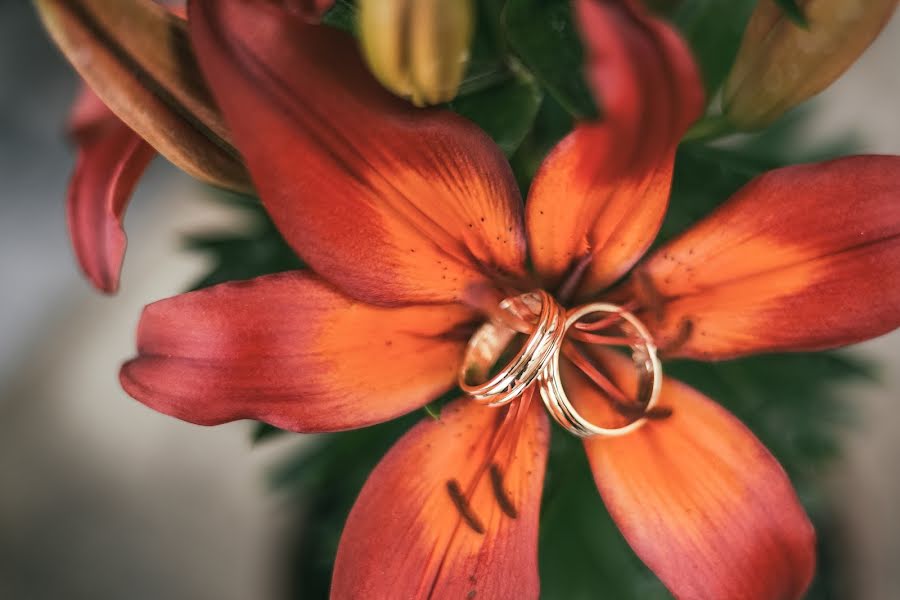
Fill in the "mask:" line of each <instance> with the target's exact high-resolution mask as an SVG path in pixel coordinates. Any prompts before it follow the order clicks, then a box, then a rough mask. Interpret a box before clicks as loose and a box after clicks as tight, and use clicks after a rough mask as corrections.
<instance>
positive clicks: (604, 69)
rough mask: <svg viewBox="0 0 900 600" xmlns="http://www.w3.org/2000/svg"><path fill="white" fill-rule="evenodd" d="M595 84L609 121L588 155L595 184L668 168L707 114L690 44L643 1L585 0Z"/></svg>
mask: <svg viewBox="0 0 900 600" xmlns="http://www.w3.org/2000/svg"><path fill="white" fill-rule="evenodd" d="M575 9H576V15H577V21H578V25H579V27H580V29H581V34H582V39H583V40H584V44H585V49H586V53H587V56H586V60H587V79H588V83H589V85H590V86H591V87H592V89H593V92H594V96H595V98H596V99H597V102H598V104H599V105H600V109H601V112H602V114H603V120H602V121H601V122H600V123H597V124H591V125H588V124H583V125H582V126H581V129H583V131H584V132H585V134H588V135H589V136H590V137H591V138H593V142H591V144H590V146H592V147H593V148H594V150H593V151H592V152H588V153H585V154H584V155H583V156H582V157H581V168H582V172H583V174H584V175H585V176H586V177H587V178H588V179H593V178H597V177H602V178H605V179H607V180H609V179H610V177H612V176H617V175H622V174H625V173H629V172H631V173H635V172H636V173H640V172H642V171H644V170H646V169H649V168H653V167H654V166H655V165H657V164H660V163H664V162H667V161H668V160H669V158H670V154H671V152H672V151H673V150H674V148H675V146H676V145H677V144H678V141H679V140H680V139H681V136H682V135H683V134H684V132H685V131H686V130H687V128H688V126H689V125H690V124H691V123H692V122H693V121H694V120H695V119H697V117H699V116H700V114H701V113H702V112H703V106H704V93H703V85H702V82H701V80H700V73H699V70H698V69H697V66H696V64H695V63H694V60H693V57H692V56H691V52H690V50H689V49H688V47H687V44H686V43H685V42H684V41H683V40H682V39H681V38H680V37H679V35H678V34H677V33H676V32H675V30H673V29H672V28H671V27H669V26H668V25H666V24H665V23H663V22H662V21H660V20H658V19H656V18H654V17H653V16H652V15H651V14H650V13H649V12H648V11H647V10H646V9H645V8H644V7H643V6H642V5H641V4H640V3H639V2H637V1H635V0H615V1H600V0H577V1H576V2H575Z"/></svg>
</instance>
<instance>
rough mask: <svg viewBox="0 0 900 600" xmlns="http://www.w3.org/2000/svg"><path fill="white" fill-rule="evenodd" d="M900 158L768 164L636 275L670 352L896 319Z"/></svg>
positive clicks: (863, 335)
mask: <svg viewBox="0 0 900 600" xmlns="http://www.w3.org/2000/svg"><path fill="white" fill-rule="evenodd" d="M898 198H900V158H898V157H893V156H857V157H850V158H842V159H838V160H834V161H830V162H824V163H817V164H810V165H800V166H793V167H787V168H783V169H778V170H775V171H771V172H769V173H767V174H765V175H763V176H761V177H759V178H757V179H756V180H754V181H752V182H751V183H749V184H748V185H747V186H745V187H744V188H743V189H742V190H740V191H739V192H738V193H737V194H735V196H734V197H733V198H731V199H730V200H729V201H728V202H727V203H725V204H724V205H722V207H721V208H719V209H718V210H717V211H716V212H714V213H713V214H712V215H710V216H709V217H707V218H706V219H705V220H704V221H702V222H700V223H699V224H698V225H696V226H694V227H693V228H691V229H690V230H688V231H687V232H685V233H684V234H682V235H681V236H680V237H679V238H677V239H675V240H674V241H672V242H670V243H669V244H667V245H665V246H664V247H662V248H660V249H659V250H658V251H657V252H656V253H655V254H654V255H653V256H652V257H651V258H649V259H648V261H647V262H646V263H645V264H644V265H643V266H641V267H638V271H637V273H636V274H635V276H634V277H633V282H632V285H633V288H632V289H633V290H634V293H635V294H636V295H637V297H638V298H639V299H640V300H641V301H642V303H643V305H644V306H645V307H646V308H647V310H646V311H644V313H642V315H641V316H642V318H644V319H646V322H647V324H648V325H649V326H650V327H651V329H652V331H653V334H654V336H655V337H656V338H657V343H658V344H659V345H660V347H662V348H664V349H666V352H667V353H668V354H669V355H671V356H686V357H693V358H705V359H724V358H731V357H735V356H740V355H744V354H749V353H754V352H771V351H793V350H820V349H825V348H830V347H835V346H843V345H846V344H851V343H854V342H859V341H862V340H865V339H868V338H871V337H875V336H877V335H881V334H883V333H886V332H889V331H892V330H893V329H896V328H897V327H898V326H900V275H898V274H900V202H898Z"/></svg>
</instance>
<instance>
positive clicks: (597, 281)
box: [526, 129, 674, 297]
mask: <svg viewBox="0 0 900 600" xmlns="http://www.w3.org/2000/svg"><path fill="white" fill-rule="evenodd" d="M597 142H598V138H597V137H596V136H594V135H593V134H586V133H585V132H584V131H583V130H581V129H576V130H575V131H574V132H572V133H571V134H569V135H568V136H567V137H566V138H564V139H563V140H562V141H561V142H560V143H559V144H558V145H557V146H556V148H554V149H553V151H552V152H551V153H550V154H549V155H548V156H547V158H546V159H545V160H544V163H543V164H542V165H541V168H540V170H539V171H538V173H537V175H536V176H535V178H534V182H533V183H532V185H531V191H530V192H529V198H528V204H527V221H526V223H527V228H528V239H529V243H530V251H531V259H532V261H533V263H534V268H535V270H536V271H537V272H538V274H539V275H540V276H541V278H542V280H543V282H544V285H545V286H546V287H548V288H550V289H554V288H556V287H557V286H559V284H560V283H561V282H562V281H563V280H564V279H565V278H566V277H568V276H574V278H575V279H578V280H579V281H580V287H579V289H578V290H573V291H577V292H578V294H577V295H578V296H580V297H584V296H588V295H591V294H593V293H596V292H597V291H599V290H602V289H603V288H605V287H607V286H608V285H610V284H611V283H613V282H614V281H616V280H617V279H618V278H620V277H621V276H622V275H624V274H625V273H627V272H628V270H629V269H631V267H632V266H634V264H635V263H636V262H637V261H638V259H639V258H640V257H641V255H643V253H644V252H645V251H646V250H647V248H648V247H649V246H650V244H651V243H652V242H653V239H654V238H655V237H656V233H657V232H658V231H659V226H660V224H661V223H662V220H663V216H664V215H665V212H666V206H668V201H669V190H670V189H671V185H672V164H673V160H674V153H673V154H671V155H670V156H668V157H667V158H666V160H665V161H663V162H660V163H659V164H658V165H656V166H655V167H654V168H648V169H646V170H645V171H643V172H640V173H635V174H632V175H628V176H622V177H613V178H611V179H609V180H607V179H593V180H588V179H586V178H584V177H581V176H579V169H580V164H581V160H582V158H583V157H584V156H585V155H588V154H590V153H591V152H593V151H596V150H598V148H597V145H596V144H597ZM614 142H615V140H613V139H612V138H609V139H608V143H609V144H614ZM609 148H610V149H612V145H611V146H609ZM601 151H602V150H601Z"/></svg>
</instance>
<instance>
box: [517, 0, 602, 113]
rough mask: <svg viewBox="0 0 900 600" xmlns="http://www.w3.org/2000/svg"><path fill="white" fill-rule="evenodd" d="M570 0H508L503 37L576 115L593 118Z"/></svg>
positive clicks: (593, 105)
mask: <svg viewBox="0 0 900 600" xmlns="http://www.w3.org/2000/svg"><path fill="white" fill-rule="evenodd" d="M570 4H571V3H570V2H569V0H509V1H508V2H507V3H506V9H505V10H504V14H503V24H504V30H505V31H506V40H507V42H508V43H509V45H510V47H511V48H512V50H513V51H514V52H515V53H516V55H517V56H518V57H519V59H520V60H521V61H522V63H523V64H524V65H525V66H526V67H527V68H528V69H529V70H530V71H531V73H532V74H533V75H534V77H535V78H536V79H537V80H538V81H539V82H540V83H541V85H542V86H543V87H544V88H545V89H546V91H547V93H548V94H550V95H552V96H553V97H554V98H555V99H556V100H557V101H558V102H559V103H560V105H562V106H563V107H564V108H565V109H566V111H568V112H569V114H570V115H572V116H573V117H575V118H576V119H596V118H597V117H598V111H597V106H596V105H595V103H594V99H593V97H592V96H591V92H590V90H589V89H588V87H587V84H586V83H585V81H584V77H582V76H581V73H583V71H584V51H583V48H582V46H581V40H580V39H579V35H578V31H577V29H576V27H575V24H574V23H573V22H572V8H571V6H570Z"/></svg>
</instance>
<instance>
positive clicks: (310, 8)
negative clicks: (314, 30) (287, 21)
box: [282, 0, 334, 22]
mask: <svg viewBox="0 0 900 600" xmlns="http://www.w3.org/2000/svg"><path fill="white" fill-rule="evenodd" d="M282 4H283V5H284V6H285V7H286V8H287V9H288V10H291V11H294V12H295V13H297V14H298V15H300V16H302V17H304V18H306V19H307V20H309V21H310V22H315V21H318V20H319V18H320V17H321V16H322V15H324V14H325V13H326V12H327V11H328V9H329V8H331V6H332V5H333V4H334V0H282Z"/></svg>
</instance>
